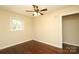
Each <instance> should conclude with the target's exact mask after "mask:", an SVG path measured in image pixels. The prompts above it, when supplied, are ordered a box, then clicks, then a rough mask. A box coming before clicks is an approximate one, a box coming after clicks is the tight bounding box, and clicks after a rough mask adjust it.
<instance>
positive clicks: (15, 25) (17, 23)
mask: <svg viewBox="0 0 79 59" xmlns="http://www.w3.org/2000/svg"><path fill="white" fill-rule="evenodd" d="M10 25H11V31H18V30H23V23H22V21H21V20H16V19H12V20H11V22H10Z"/></svg>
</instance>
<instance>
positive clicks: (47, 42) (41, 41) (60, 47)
mask: <svg viewBox="0 0 79 59" xmlns="http://www.w3.org/2000/svg"><path fill="white" fill-rule="evenodd" d="M35 41H38V42H42V43H45V44H48V45H51V46H54V47H57V48H62V47H59V46H56V45H54V44H51V43H48V42H44V41H41V40H35Z"/></svg>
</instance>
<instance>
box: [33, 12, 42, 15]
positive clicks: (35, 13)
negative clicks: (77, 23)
mask: <svg viewBox="0 0 79 59" xmlns="http://www.w3.org/2000/svg"><path fill="white" fill-rule="evenodd" d="M40 15H41V14H40V13H37V12H34V13H33V16H40Z"/></svg>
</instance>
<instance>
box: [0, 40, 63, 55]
mask: <svg viewBox="0 0 79 59" xmlns="http://www.w3.org/2000/svg"><path fill="white" fill-rule="evenodd" d="M61 53H62V49H60V48H56V47H53V46H50V45H47V44H44V43H41V42H37V41H34V40H31V41H28V42H25V43H22V44H18V45H15V46H12V47H8V48H6V49H3V50H1V51H0V54H61Z"/></svg>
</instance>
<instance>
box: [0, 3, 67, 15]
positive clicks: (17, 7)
mask: <svg viewBox="0 0 79 59" xmlns="http://www.w3.org/2000/svg"><path fill="white" fill-rule="evenodd" d="M38 6H39V9H43V8H47V9H48V11H44V12H43V13H44V14H47V13H50V12H53V11H55V10H59V9H62V8H65V7H68V5H38ZM0 8H2V9H6V10H9V11H12V12H16V13H19V14H22V15H26V16H32V14H33V13H32V12H26V11H25V10H33V7H32V5H0Z"/></svg>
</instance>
